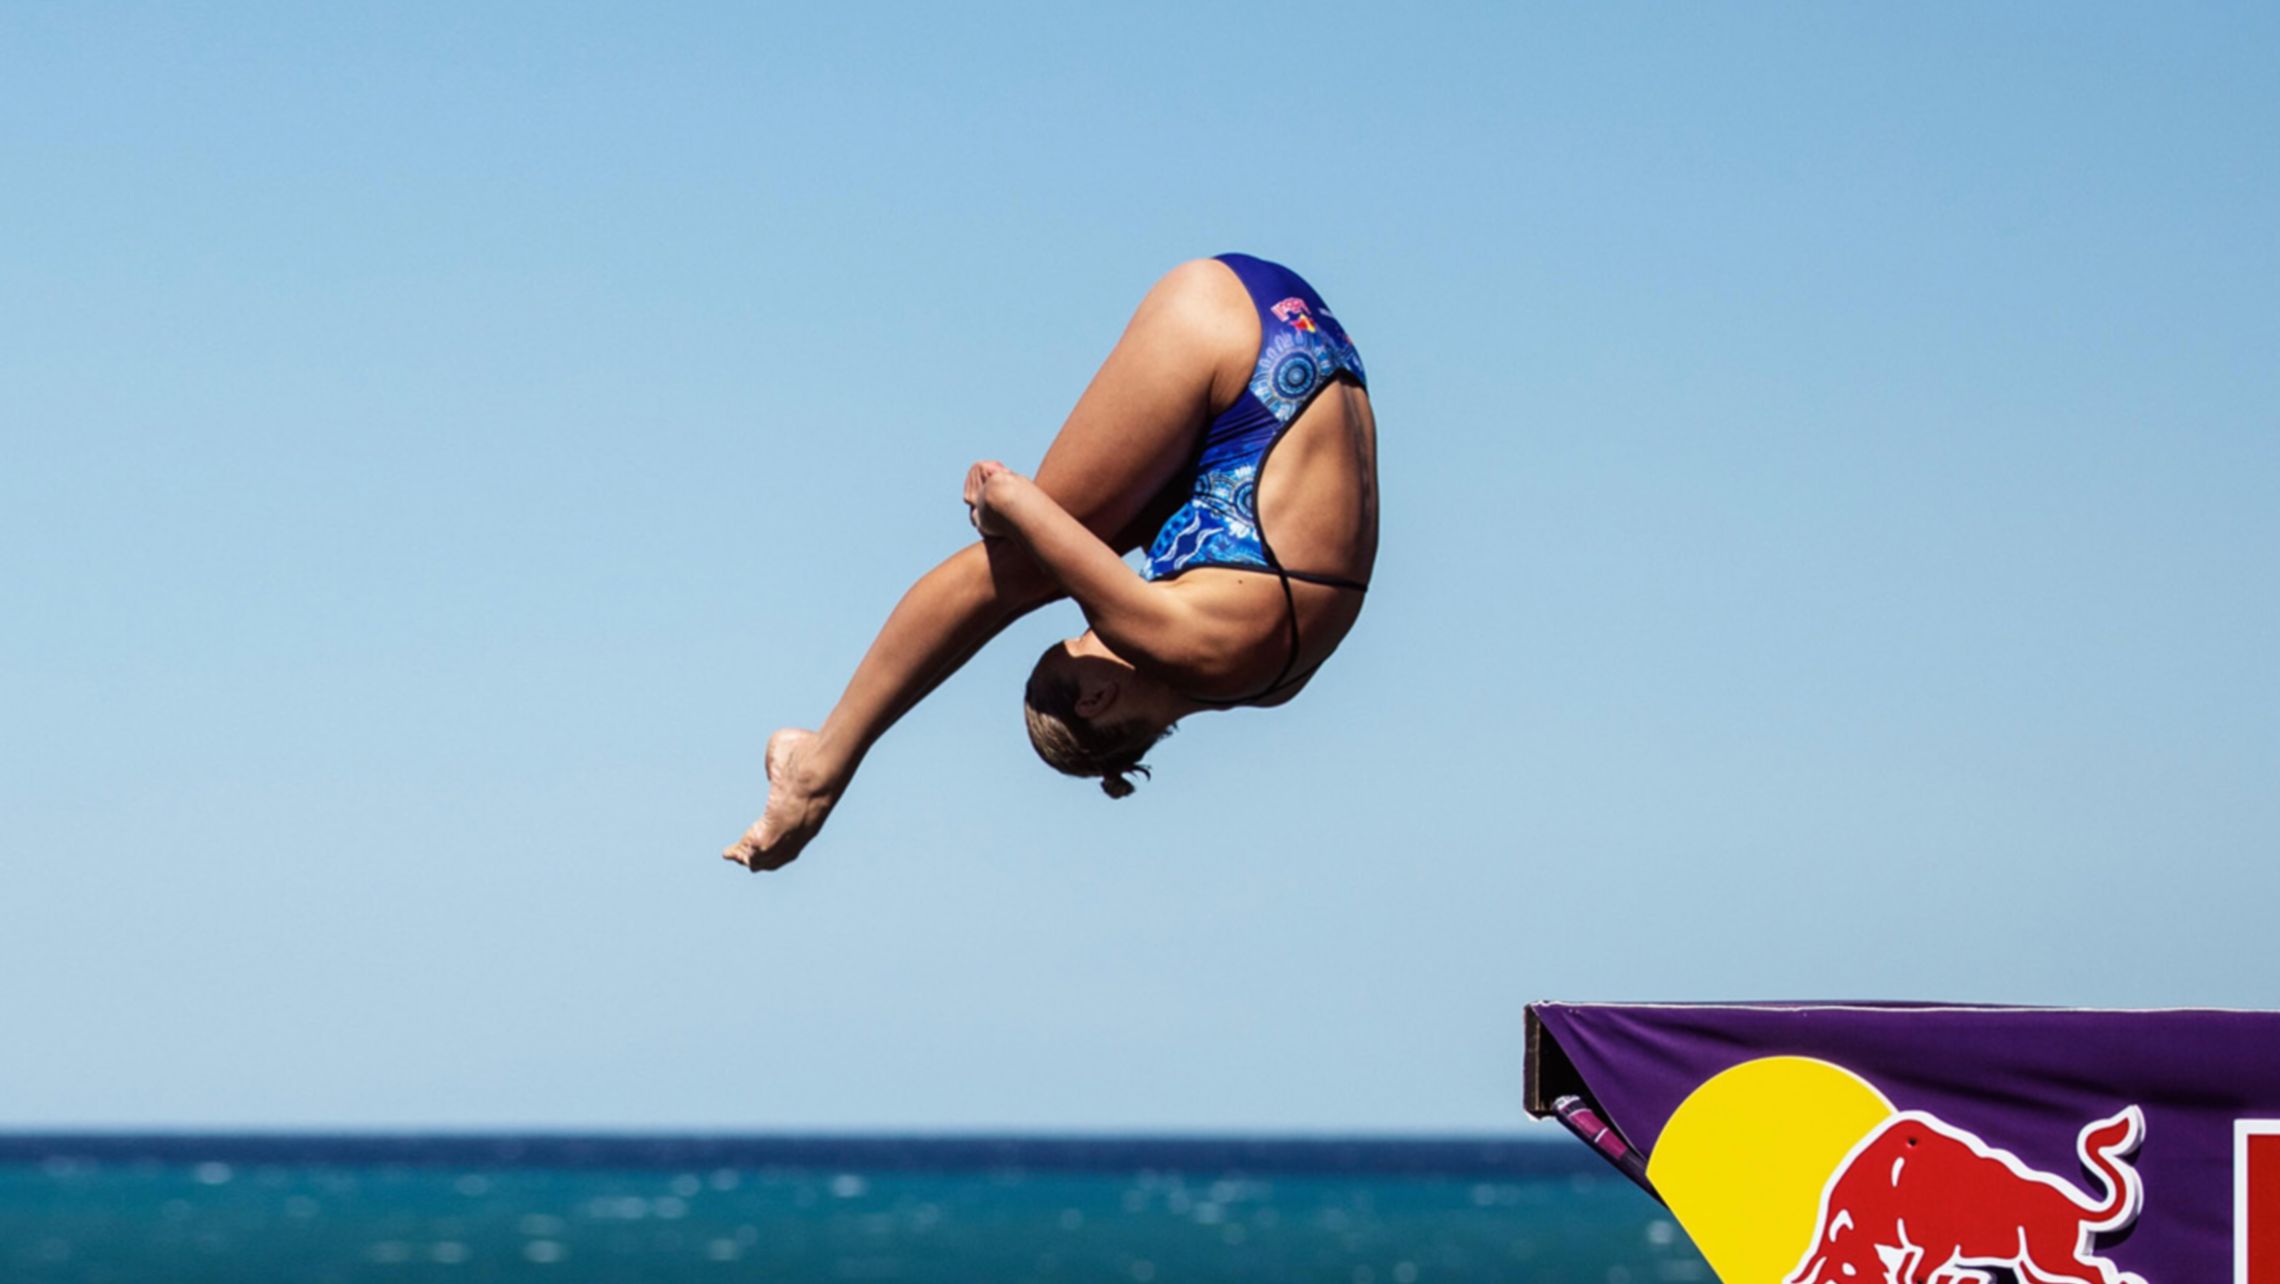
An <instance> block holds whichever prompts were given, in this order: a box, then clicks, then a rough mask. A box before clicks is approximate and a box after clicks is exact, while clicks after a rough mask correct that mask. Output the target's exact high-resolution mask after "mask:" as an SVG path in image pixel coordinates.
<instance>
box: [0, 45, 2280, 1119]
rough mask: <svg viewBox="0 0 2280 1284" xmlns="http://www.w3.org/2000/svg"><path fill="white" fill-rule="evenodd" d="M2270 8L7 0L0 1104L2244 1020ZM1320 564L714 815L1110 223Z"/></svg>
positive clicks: (1173, 1113)
mask: <svg viewBox="0 0 2280 1284" xmlns="http://www.w3.org/2000/svg"><path fill="white" fill-rule="evenodd" d="M2276 64H2280V20H2276V19H2275V17H2274V16H2273V13H2272V11H2271V10H2270V9H2268V8H2260V7H2255V6H2246V5H2241V6H2228V5H2179V6H2163V7H2160V8H2158V9H2153V8H2144V7H2132V6H2121V5H2066V6H2057V5H2041V6H2005V7H2000V8H1985V7H1978V6H1964V5H1933V6H1922V7H1916V8H1911V9H1906V10H1889V9H1878V8H1871V7H1868V6H1811V7H1790V6H1753V5H1732V6H1716V7H1713V6H1688V7H1667V6H1658V7H1649V6H1635V7H1632V6H1584V5H1572V6H1571V5H1561V6H1447V7H1442V8H1438V9H1435V10H1432V11H1430V12H1429V13H1428V14H1427V15H1425V16H1419V15H1417V14H1400V13H1396V12H1395V11H1393V10H1391V9H1388V8H1386V7H1383V6H1352V7H1341V6H1333V5H1316V6H1308V7H1303V8H1297V7H1294V8H1288V9H1277V10H1270V11H1266V12H1261V13H1240V14H1239V13H1236V12H1233V11H1230V10H1227V9H1225V7H1223V6H1180V5H1173V6H1150V7H1148V8H1147V9H1146V11H1140V10H1136V9H1133V8H1131V7H1107V6H1078V7H1074V8H1072V7H1067V6H1049V5H1033V6H981V7H968V8H958V9H946V8H941V7H938V6H916V5H912V6H891V5H874V6H836V7H823V6H815V7H802V8H800V9H797V10H793V9H785V8H778V7H773V6H744V5H701V4H692V5H681V6H671V7H646V6H630V5H629V6H601V5H550V6H513V5H494V6H472V7H471V6H460V5H442V4H435V5H341V6H319V7H309V6H298V5H276V6H263V5H255V4H248V5H236V6H221V7H205V8H189V7H181V6H158V5H61V4H47V3H33V4H20V5H11V6H8V7H7V8H6V10H5V11H4V12H0V166H4V172H5V173H6V174H7V175H8V176H9V177H8V180H7V181H5V182H0V299H5V300H6V301H7V302H6V305H5V306H0V388H4V389H5V394H4V396H0V432H4V433H5V440H6V442H7V451H6V459H7V464H6V466H5V467H0V588H4V591H5V601H6V619H7V622H8V624H7V627H6V628H5V629H4V630H0V720H4V722H5V725H6V726H7V727H8V728H9V731H10V734H9V735H7V736H6V737H5V738H0V818H4V820H5V835H6V837H5V843H4V845H0V889H4V890H0V924H4V929H0V975H4V976H5V977H6V978H8V979H7V980H6V982H5V984H0V1029H5V1030H6V1031H8V1032H9V1037H8V1038H6V1039H4V1040H0V1083H4V1084H6V1085H7V1088H6V1091H5V1092H4V1093H0V1125H7V1126H44V1127H60V1126H79V1125H117V1126H146V1125H165V1126H209V1127H211V1126H241V1125H255V1126H274V1127H289V1126H351V1127H393V1126H505V1127H516V1126H547V1127H620V1126H623V1127H699V1128H922V1129H970V1128H1019V1129H1072V1128H1082V1129H1112V1130H1125V1129H1138V1130H1158V1129H1204V1130H1220V1129H1230V1130H1301V1131H1323V1130H1330V1131H1382V1130H1430V1131H1450V1130H1503V1129H1509V1128H1514V1127H1518V1126H1520V1125H1521V1122H1522V1113H1521V1110H1520V1104H1519V1073H1520V1057H1521V1043H1520V1010H1521V1006H1522V1005H1523V1004H1524V1003H1525V1002H1526V1001H1528V1000H1530V999H1533V998H1540V997H1556V998H1565V999H1587V998H1605V999H1616V998H1637V999H1689V998H1772V997H1782V998H1790V997H1831V998H1901V997H1905V998H1941V999H1959V1000H1991V1001H2012V1002H2051V1003H2068V1004H2076V1003H2079V1004H2099V1005H2148V1004H2164V1005H2166V1004H2218V1005H2228V1006H2267V1007H2269V1006H2280V991H2276V990H2275V989H2274V981H2273V977H2274V975H2275V973H2274V969H2273V966H2272V965H2273V963H2274V955H2273V951H2272V945H2271V940H2272V931H2271V924H2272V921H2273V920H2272V914H2273V907H2274V906H2275V905H2280V860H2276V859H2275V858H2276V857H2280V790H2275V789H2274V787H2273V786H2274V782H2275V779H2276V778H2280V665H2276V664H2275V661H2274V659H2273V657H2274V655H2275V654H2280V601H2276V594H2275V589H2274V586H2275V585H2276V584H2280V361H2276V360H2275V353H2276V352H2280V309H2276V308H2275V307H2274V299H2275V297H2276V293H2280V238H2276V237H2275V236H2274V235H2273V229H2274V228H2275V227H2280V88H2276V84H2275V80H2274V78H2273V76H2272V75H2271V68H2272V67H2273V66H2274V65H2276ZM1227 249H1244V250H1249V251H1252V252H1256V253H1260V254H1264V255H1267V256H1270V257H1274V258H1279V259H1282V260H1284V261H1286V262H1289V263H1291V264H1292V265H1293V266H1295V267H1297V268H1298V269H1299V270H1300V271H1302V272H1304V273H1306V274H1307V275H1308V276H1309V277H1310V278H1311V279H1312V280H1313V282H1314V283H1315V284H1316V285H1317V286H1318V287H1320V288H1321V290H1322V291H1323V293H1324V294H1325V295H1326V296H1327V297H1328V298H1329V299H1331V300H1332V302H1333V303H1334V304H1335V305H1336V307H1337V309H1338V312H1339V315H1340V316H1341V317H1342V318H1344V319H1345V320H1346V321H1347V323H1348V325H1349V327H1350V328H1351V330H1352V331H1353V333H1354V335H1355V337H1356V339H1357V340H1358V341H1359V342H1360V344H1361V346H1362V348H1363V351H1364V352H1365V354H1366V356H1367V359H1368V361H1369V366H1370V370H1371V375H1372V386H1373V392H1374V395H1375V399H1376V404H1377V409H1378V414H1379V418H1380V424H1381V439H1382V440H1381V450H1382V468H1383V491H1384V502H1385V520H1384V551H1383V553H1382V556H1381V559H1380V562H1379V566H1378V571H1377V575H1376V578H1375V582H1374V585H1373V588H1372V592H1371V602H1370V608H1369V610H1368V612H1367V613H1366V614H1365V616H1364V617H1363V620H1362V623H1361V626H1360V628H1359V629H1358V630H1357V631H1356V633H1355V634H1354V635H1353V637H1352V638H1351V639H1350V640H1349V641H1348V643H1347V644H1346V646H1345V647H1344V648H1343V650H1342V651H1341V652H1340V654H1339V655H1338V657H1337V658H1336V660H1335V661H1334V662H1333V663H1332V665H1331V666H1330V667H1329V668H1328V669H1327V670H1325V672H1324V674H1323V677H1322V679H1321V680H1320V681H1318V682H1316V683H1315V684H1314V686H1313V687H1312V688H1310V690H1309V691H1308V693H1307V695H1306V697H1305V698H1304V699H1303V700H1301V701H1299V702H1298V703H1297V704H1295V705H1293V706H1292V707H1290V708H1289V709H1286V710H1281V711H1277V712H1273V713H1257V712H1244V713H1236V714H1230V715H1220V716H1211V717H1205V718H1199V719H1197V720H1196V721H1195V724H1194V725H1193V726H1191V727H1189V728H1187V729H1186V730H1185V731H1183V732H1182V733H1181V734H1180V735H1179V736H1177V737H1176V738H1175V739H1174V740H1173V741H1172V742H1170V743H1169V744H1167V745H1166V746H1165V747H1164V748H1163V749H1162V750H1161V751H1160V752H1159V754H1158V758H1157V765H1158V767H1159V771H1158V774H1157V777H1156V779H1155V781H1154V782H1152V783H1149V784H1145V785H1144V786H1143V787H1142V789H1141V791H1140V792H1139V794H1138V795H1137V796H1135V797H1134V798H1131V799H1129V800H1126V801H1123V802H1120V803H1110V802H1108V801H1106V800H1105V799H1103V798H1102V797H1101V796H1100V794H1099V793H1098V791H1097V790H1095V789H1091V788H1089V787H1087V786H1085V785H1083V784H1081V783H1077V782H1071V781H1067V780H1064V779H1062V778H1060V777H1058V776H1056V775H1054V774H1052V773H1050V772H1048V771H1046V770H1045V769H1043V768H1041V767H1039V766H1038V765H1036V764H1035V762H1034V761H1033V760H1032V758H1031V756H1030V752H1029V749H1028V747H1027V745H1026V743H1025V741H1024V739H1023V737H1022V734H1021V730H1020V719H1019V715H1018V710H1017V706H1016V701H1017V699H1018V692H1019V686H1020V679H1021V676H1022V674H1023V673H1025V672H1026V669H1027V666H1028V662H1029V660H1030V658H1031V657H1032V656H1033V655H1034V654H1035V652H1036V651H1037V650H1038V649H1040V648H1041V647H1042V646H1043V645H1044V644H1045V642H1046V641H1047V640H1048V639H1050V638H1052V637H1056V636H1060V635H1063V634H1065V633H1068V632H1073V631H1074V629H1075V620H1076V616H1075V613H1074V611H1073V609H1071V608H1067V607H1063V608H1060V609H1058V610H1055V611H1052V612H1048V613H1045V614H1042V615H1040V616H1037V617H1033V618H1032V619H1030V620H1028V621H1025V622H1024V623H1023V624H1022V625H1021V626H1019V627H1017V628H1016V629H1015V630H1013V631H1012V632H1011V633H1009V634H1008V635H1007V636H1006V637H1005V638H1004V639H1003V640H1002V641H1001V642H1000V644H999V645H998V647H997V648H995V649H994V650H992V651H991V652H989V653H987V654H985V655H984V656H983V657H982V658H981V659H979V660H978V661H977V662H975V663H974V664H973V665H972V666H970V667H969V668H968V670H967V671H966V672H965V673H964V674H962V675H961V676H960V677H959V678H958V679H957V680H955V681H954V682H953V683H952V684H951V685H950V686H948V687H947V688H945V689H944V690H943V691H942V692H940V693H939V694H938V695H937V697H936V698H935V699H934V700H933V701H932V702H930V703H929V704H928V705H926V706H925V707H924V708H922V709H921V710H920V711H918V712H917V713H916V714H914V715H913V716H911V717H910V718H909V719H907V720H906V722H905V723H904V724H903V725H902V726H901V727H900V728H898V729H897V731H896V732H895V733H894V734H893V735H892V736H890V737H889V738H888V740H887V741H885V742H884V743H883V744H882V745H881V746H880V747H879V749H878V750H877V751H876V752H875V753H874V754H873V755H872V757H871V759H870V761H869V763H868V764H867V766H866V769H865V771H864V773H863V775H862V777H861V779H860V780H859V781H858V782H857V784H856V787H855V789H854V790H853V791H852V792H851V793H850V795H849V796H848V798H847V799H846V801H845V803H844V805H843V806H842V808H841V810H840V812H839V814H838V816H837V817H836V818H835V819H834V821H833V824H832V826H831V828H830V829H829V830H828V831H827V832H826V834H825V836H824V838H823V839H822V840H821V841H820V842H819V844H818V845H817V846H815V847H814V848H812V849H811V850H810V853H809V854H808V856H807V857H805V858H804V859H803V860H802V861H801V862H800V863H799V864H798V865H797V866H795V867H794V868H793V869H792V870H791V871H789V872H787V873H785V874H783V875H779V876H775V877H771V878H765V879H760V878H752V877H748V876H743V875H740V874H739V873H738V872H737V871H735V870H733V869H730V868H728V867H726V866H724V865H722V864H721V863H720V862H719V861H718V859H717V858H716V853H717V852H718V850H719V849H720V847H721V846H722V845H723V844H724V843H725V842H727V841H728V840H729V839H731V838H732V837H734V836H735V834H736V833H737V832H738V831H740V830H741V829H742V828H743V826H744V825H745V824H746V823H748V822H749V821H750V820H751V819H752V817H753V816H754V815H756V814H757V811H758V808H759V806H760V804H761V802H762V799H763V797H764V787H763V784H762V779H761V773H760V750H761V745H762V742H763V740H764V739H765V737H766V734H767V732H768V731H769V730H770V729H771V728H773V727H774V726H777V725H779V724H781V723H785V722H806V723H812V722H813V721H814V720H815V719H818V718H820V717H821V716H822V714H823V713H824V711H825V710H826V709H827V708H828V707H829V705H830V702H831V700H832V698H833V697H834V696H835V695H836V694H837V691H838V688H839V686H840V684H841V683H842V682H843V681H844V680H845V678H846V675H847V671H848V669H849V667H850V666H851V665H852V663H853V661H854V659H855V658H856V656H857V655H858V654H859V653H860V651H861V649H862V647H863V646H864V644H865V643H866V642H867V641H868V639H869V637H870V634H871V632H872V630H873V629H874V628H875V627H876V625H877V624H878V622H879V620H880V618H881V617H882V616H883V614H884V613H885V611H886V609H887V608H888V606H890V605H891V604H892V602H893V600H894V599H895V597H896V596H897V595H898V594H899V593H900V592H901V591H902V589H903V588H904V587H905V586H906V585H907V583H908V582H909V580H910V579H911V578H912V577H914V576H915V575H916V574H917V573H919V572H920V571H922V570H923V569H924V568H925V567H927V566H928V565H930V564H931V563H932V562H933V561H935V560H936V559H938V558H939V557H940V556H942V555H944V554H945V553H947V552H948V551H949V550H950V549H952V548H954V547H955V546H956V545H957V544H958V542H959V541H960V540H961V539H962V538H963V537H964V536H965V534H966V528H965V526H964V521H963V510H962V508H961V507H960V506H959V504H958V485H959V482H960V480H961V477H962V474H963V470H964V468H965V466H966V464H968V463H969V462H970V461H972V460H973V459H976V458H980V457H999V458H1003V459H1006V460H1007V461H1009V462H1011V463H1013V464H1014V465H1015V466H1016V467H1019V468H1023V469H1026V468H1028V467H1030V466H1031V465H1033V464H1034V462H1035V460H1036V458H1037V457H1038V455H1039V454H1040V453H1041V452H1042V450H1043V448H1044V446H1045V444H1046V442H1047V441H1049V440H1050V438H1051V435H1052V433H1053V431H1054V429H1055V428H1056V427H1057V426H1058V424H1059V421H1060V418H1061V416H1062V415H1063V414H1064V413H1065V412H1066V410H1067V408H1068V406H1069V404H1070V403H1071V402H1072V401H1073V400H1074V398H1075V396H1076V394H1077V392H1078V391H1079V390H1080V389H1081V388H1082V387H1083V385H1084V383H1085V381H1086V380H1087V379H1088V378H1089V377H1090V375H1091V372H1092V369H1093V367H1094V365H1095V364H1096V363H1097V362H1098V360H1099V359H1100V357H1101V356H1102V355H1103V354H1104V353H1105V352H1106V350H1107V348H1108V346H1109V345H1110V344H1111V343H1112V342H1113V340H1114V338H1115V336H1116V334H1117V332H1118V330H1119V329H1120V328H1121V326H1122V324H1123V322H1124V319H1125V317H1126V316H1127V314H1128V313H1129V310H1130V308H1131V306H1132V305H1133V303H1134V302H1135V301H1136V300H1137V299H1138V297H1139V295H1140V293H1141V292H1142V291H1143V290H1144V289H1145V288H1146V287H1147V285H1148V284H1149V283H1150V281H1152V280H1153V279H1154V277H1155V276H1156V275H1157V274H1159V273H1161V272H1162V271H1163V270H1165V269H1166V268H1168V267H1169V266H1171V265H1172V264H1174V263H1176V262H1178V261H1180V260H1182V259H1184V258H1189V257H1194V256H1198V255H1204V254H1210V253H1214V252H1217V251H1221V250H1227Z"/></svg>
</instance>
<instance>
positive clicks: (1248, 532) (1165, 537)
mask: <svg viewBox="0 0 2280 1284" xmlns="http://www.w3.org/2000/svg"><path fill="white" fill-rule="evenodd" d="M1219 261H1220V262H1222V263H1224V264H1226V265H1227V266H1228V267H1229V268H1231V269H1233V270H1234V272H1235V275H1236V277H1237V278H1239V279H1240V280H1241V281H1242V282H1243V288H1244V289H1245V290H1247V291H1249V292H1250V295H1251V304H1252V306H1253V307H1255V308H1257V309H1258V310H1259V364H1258V368H1257V369H1256V370H1255V371H1254V372H1253V373H1252V375H1251V386H1250V388H1249V390H1248V391H1246V392H1245V393H1244V394H1243V395H1242V396H1240V397H1237V398H1236V399H1235V404H1234V405H1232V406H1229V407H1228V408H1227V409H1226V410H1224V411H1222V412H1221V413H1220V415H1219V417H1218V418H1216V419H1213V420H1212V421H1211V424H1210V426H1209V427H1207V428H1205V429H1204V431H1203V451H1202V454H1201V455H1200V456H1199V457H1198V458H1197V460H1196V464H1195V483H1194V487H1193V489H1192V490H1191V491H1190V493H1189V497H1188V501H1187V503H1185V504H1183V505H1181V506H1180V510H1179V511H1178V512H1176V513H1174V514H1172V517H1171V520H1170V521H1167V522H1165V523H1164V526H1163V529H1162V530H1160V531H1158V532H1157V534H1156V541H1155V543H1154V544H1152V545H1150V546H1149V548H1148V561H1147V566H1146V568H1145V570H1144V572H1143V573H1144V574H1145V575H1146V576H1147V577H1148V578H1149V579H1151V580H1167V579H1170V578H1172V577H1173V576H1175V575H1179V574H1181V573H1183V572H1186V571H1192V570H1197V569H1200V568H1203V567H1229V568H1235V569H1242V570H1260V571H1272V572H1274V573H1275V575H1276V576H1277V577H1278V578H1280V579H1281V581H1282V586H1283V603H1284V606H1285V607H1286V608H1287V609H1288V611H1289V614H1290V659H1289V660H1287V661H1286V662H1285V663H1284V664H1283V669H1282V672H1281V673H1280V674H1278V675H1277V676H1276V678H1275V680H1274V683H1273V685H1271V686H1269V687H1268V688H1267V689H1266V690H1265V691H1261V692H1260V693H1259V694H1258V695H1255V696H1249V697H1246V699H1250V700H1256V699H1258V698H1260V696H1266V695H1271V694H1273V693H1274V692H1277V691H1280V690H1282V689H1283V687H1284V686H1286V685H1288V681H1289V679H1290V671H1291V669H1292V667H1293V666H1295V665H1296V664H1297V663H1298V645H1299V638H1298V601H1297V599H1296V598H1295V597H1294V596H1293V594H1292V593H1291V589H1290V582H1291V581H1292V580H1303V581H1305V582H1307V583H1309V584H1327V585H1330V586H1332V587H1334V588H1345V589H1352V590H1354V591H1355V592H1357V593H1359V592H1362V591H1364V590H1365V589H1367V588H1368V585H1365V584H1362V583H1360V582H1358V581H1355V580H1349V579H1344V578H1341V577H1339V576H1335V575H1317V574H1313V573H1310V572H1307V571H1294V570H1290V569H1288V568H1286V567H1285V566H1283V564H1282V563H1281V562H1280V561H1279V560H1277V559H1276V557H1275V554H1274V549H1273V547H1272V546H1270V545H1269V544H1268V543H1267V536H1266V532H1265V531H1263V530H1261V529H1260V528H1259V509H1258V485H1259V472H1260V470H1261V469H1263V468H1264V467H1265V466H1266V462H1267V456H1268V455H1270V454H1272V453H1273V452H1274V448H1275V443H1277V442H1279V441H1281V440H1282V437H1283V434H1284V433H1285V432H1287V431H1289V429H1290V426H1291V424H1292V423H1293V422H1294V421H1296V420H1297V418H1298V416H1299V415H1300V414H1301V413H1302V412H1304V411H1305V409H1306V407H1307V406H1308V405H1310V404H1311V403H1312V402H1313V400H1314V396H1315V394H1316V393H1318V392H1320V391H1321V390H1322V389H1324V388H1327V387H1329V386H1330V383H1331V381H1332V380H1334V379H1336V378H1338V377H1339V376H1340V375H1346V376H1348V377H1351V378H1352V379H1353V381H1354V382H1355V383H1357V384H1360V385H1361V386H1362V387H1364V388H1367V387H1368V386H1369V382H1368V379H1367V377H1366V376H1365V375H1364V374H1363V373H1362V357H1361V354H1360V353H1358V352H1356V351H1355V350H1354V344H1353V341H1352V340H1351V339H1348V338H1347V337H1346V329H1345V327H1344V326H1341V325H1339V324H1338V318H1336V317H1334V316H1332V315H1331V314H1330V308H1329V305H1327V304H1325V303H1323V302H1322V296H1321V295H1319V294H1316V293H1315V292H1314V287H1313V286H1310V285H1308V284H1307V283H1306V282H1305V281H1304V280H1302V279H1300V277H1299V275H1298V273H1296V272H1293V271H1291V270H1290V269H1289V268H1286V267H1284V266H1282V265H1281V264H1279V263H1269V262H1267V261H1266V260H1265V259H1256V258H1252V257H1251V256H1250V255H1248V254H1222V255H1220V256H1219ZM1310 672H1311V670H1310ZM1301 677H1302V678H1303V677H1304V675H1301ZM1212 703H1215V704H1217V703H1226V704H1241V703H1243V701H1241V700H1230V701H1212Z"/></svg>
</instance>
